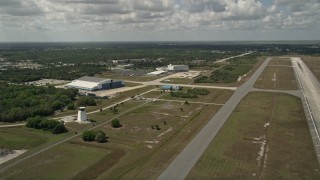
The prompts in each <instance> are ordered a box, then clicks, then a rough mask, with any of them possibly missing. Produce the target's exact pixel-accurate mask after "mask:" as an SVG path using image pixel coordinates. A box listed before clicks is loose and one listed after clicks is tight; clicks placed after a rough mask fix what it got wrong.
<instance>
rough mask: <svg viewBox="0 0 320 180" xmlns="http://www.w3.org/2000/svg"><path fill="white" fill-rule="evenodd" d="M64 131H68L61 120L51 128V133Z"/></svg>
mask: <svg viewBox="0 0 320 180" xmlns="http://www.w3.org/2000/svg"><path fill="white" fill-rule="evenodd" d="M64 132H68V130H67V128H66V127H65V126H64V123H63V122H60V123H58V124H57V125H56V127H54V128H53V130H52V134H61V133H64Z"/></svg>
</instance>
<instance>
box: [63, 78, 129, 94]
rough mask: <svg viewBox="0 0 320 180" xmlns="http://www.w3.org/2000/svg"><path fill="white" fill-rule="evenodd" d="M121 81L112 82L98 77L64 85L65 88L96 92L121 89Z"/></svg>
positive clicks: (80, 79)
mask: <svg viewBox="0 0 320 180" xmlns="http://www.w3.org/2000/svg"><path fill="white" fill-rule="evenodd" d="M123 86H124V82H123V81H122V80H112V79H105V78H99V77H89V76H84V77H82V78H79V79H76V80H73V81H72V82H71V83H69V84H66V85H65V87H66V88H76V89H81V90H86V91H97V90H106V89H114V88H119V87H123Z"/></svg>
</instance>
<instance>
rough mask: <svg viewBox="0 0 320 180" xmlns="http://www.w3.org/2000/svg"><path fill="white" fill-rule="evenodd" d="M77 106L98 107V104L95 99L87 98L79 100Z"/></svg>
mask: <svg viewBox="0 0 320 180" xmlns="http://www.w3.org/2000/svg"><path fill="white" fill-rule="evenodd" d="M76 105H77V106H78V107H79V106H96V105H97V104H96V101H95V100H94V98H93V97H90V96H86V97H80V98H79V99H78V100H77V102H76Z"/></svg>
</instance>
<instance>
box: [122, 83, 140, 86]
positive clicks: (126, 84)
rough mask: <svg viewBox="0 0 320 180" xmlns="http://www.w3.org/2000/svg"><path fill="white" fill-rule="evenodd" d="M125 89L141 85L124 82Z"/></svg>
mask: <svg viewBox="0 0 320 180" xmlns="http://www.w3.org/2000/svg"><path fill="white" fill-rule="evenodd" d="M124 84H125V86H126V87H135V86H139V85H141V84H139V83H133V82H124Z"/></svg>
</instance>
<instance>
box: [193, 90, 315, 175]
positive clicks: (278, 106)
mask: <svg viewBox="0 0 320 180" xmlns="http://www.w3.org/2000/svg"><path fill="white" fill-rule="evenodd" d="M319 168H320V166H319V164H318V161H317V157H316V154H315V152H314V148H313V143H312V140H311V137H310V132H309V129H308V124H307V120H306V118H305V115H304V111H303V107H302V104H301V101H300V99H299V98H297V97H294V96H291V95H287V94H281V93H263V92H254V93H249V94H248V95H247V96H246V97H245V98H244V99H243V100H242V101H241V103H240V104H239V106H238V107H237V108H236V109H235V111H234V112H233V113H232V114H231V116H230V118H229V119H228V121H227V122H226V123H225V124H224V126H223V127H222V129H221V130H220V132H219V133H218V134H217V136H216V137H215V138H214V139H213V141H212V142H211V144H210V145H209V147H208V148H207V150H206V151H205V152H204V154H203V155H202V156H201V158H200V159H199V161H198V162H197V164H196V165H195V166H194V167H193V169H192V170H191V172H190V173H189V175H188V177H187V179H319V178H320V171H319Z"/></svg>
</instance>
